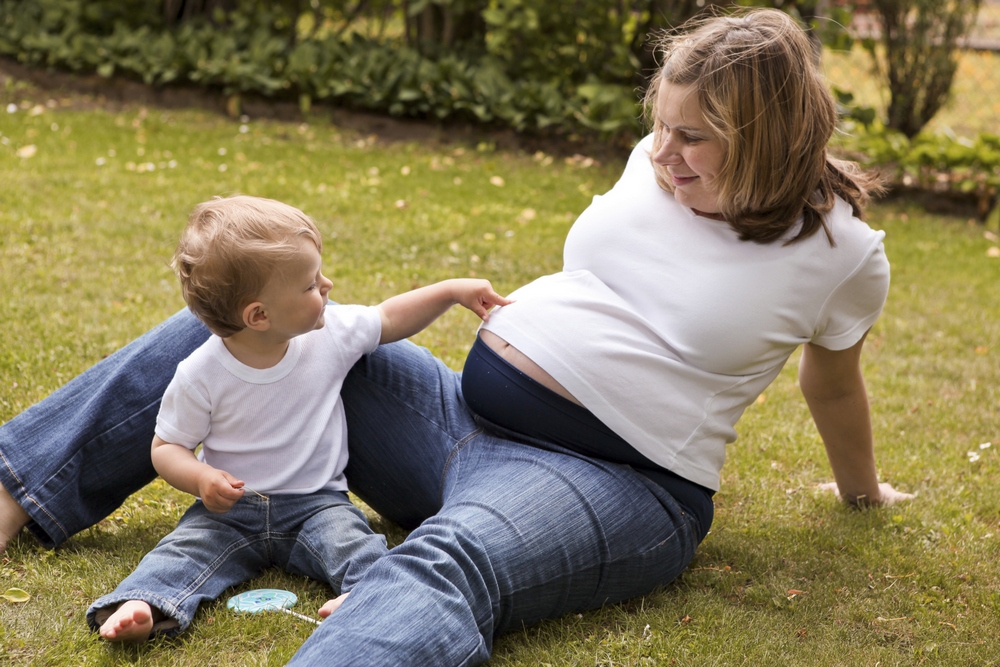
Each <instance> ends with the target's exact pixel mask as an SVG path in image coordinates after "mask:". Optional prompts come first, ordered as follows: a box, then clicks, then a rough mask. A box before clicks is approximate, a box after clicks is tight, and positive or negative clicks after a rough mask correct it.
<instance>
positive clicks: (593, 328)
mask: <svg viewBox="0 0 1000 667" xmlns="http://www.w3.org/2000/svg"><path fill="white" fill-rule="evenodd" d="M651 145H652V138H651V137H647V138H646V139H644V140H643V141H641V142H640V143H639V145H638V146H637V147H636V148H635V150H634V151H633V152H632V155H631V157H630V159H629V162H628V165H627V166H626V168H625V171H624V173H623V175H622V177H621V179H620V180H619V181H618V183H617V184H615V186H614V187H613V188H612V189H611V190H610V191H609V192H607V193H606V194H605V195H603V196H597V197H595V198H594V201H593V203H592V204H591V205H590V206H589V207H588V208H587V210H585V211H584V212H583V213H582V214H581V215H580V217H579V218H578V220H577V221H576V223H575V224H574V225H573V228H572V229H571V230H570V232H569V235H568V237H567V239H566V245H565V250H564V268H563V271H562V272H561V273H557V274H554V275H551V276H545V277H543V278H540V279H538V280H536V281H534V282H532V283H530V284H529V285H526V286H524V287H522V288H520V289H518V290H516V291H515V292H514V293H513V294H511V295H510V297H511V298H512V299H514V300H515V303H513V304H512V305H509V306H504V307H502V308H499V309H497V310H495V311H494V312H493V313H492V314H491V315H490V319H489V322H488V323H487V324H485V325H483V328H485V329H487V330H489V331H492V332H493V333H495V334H496V335H498V336H500V337H501V338H503V339H504V340H506V341H507V342H508V343H510V344H511V345H513V346H514V347H515V348H517V349H518V350H520V351H521V352H523V353H524V354H525V355H526V356H527V357H528V358H529V359H531V360H532V361H534V362H535V363H536V364H538V365H539V366H540V367H541V368H543V369H544V370H545V371H546V372H548V373H549V374H550V375H552V376H553V377H554V378H555V379H556V380H557V381H558V382H559V383H560V384H562V385H563V386H564V387H565V388H566V389H567V390H568V391H569V392H570V393H571V394H572V395H573V396H575V397H576V398H577V399H578V400H579V401H580V402H581V403H583V405H584V406H586V407H587V408H588V409H589V410H590V411H591V412H593V413H594V414H595V415H596V416H597V417H598V418H599V419H600V420H601V421H603V422H604V423H605V424H607V425H608V426H609V427H610V428H611V429H612V430H614V431H615V432H616V433H618V434H619V435H620V436H622V438H624V439H625V440H626V441H627V442H628V443H629V444H631V445H632V446H633V447H635V448H636V449H637V450H639V451H640V452H641V453H642V454H644V455H645V456H647V457H648V458H649V459H651V460H653V461H654V462H656V463H658V464H660V465H661V466H663V467H665V468H667V469H668V470H671V471H673V472H675V473H677V474H678V475H680V476H682V477H684V478H686V479H689V480H691V481H693V482H696V483H698V484H701V485H703V486H706V487H708V488H710V489H718V488H719V472H720V470H721V468H722V464H723V461H724V459H725V446H726V444H727V443H730V442H733V441H734V440H735V439H736V431H735V429H734V426H735V424H736V422H737V420H738V419H739V418H740V416H741V415H742V414H743V411H744V410H745V409H746V408H747V406H748V405H750V403H752V402H753V401H754V400H755V399H756V397H757V396H758V395H759V394H760V393H761V392H762V391H763V390H764V389H765V388H766V387H767V386H768V385H769V384H770V383H771V381H772V380H773V379H774V378H775V376H777V374H778V373H779V372H780V370H781V368H782V366H783V365H784V363H785V361H786V360H787V359H788V357H789V355H791V353H792V352H793V351H794V350H795V349H796V348H797V347H798V346H799V345H801V344H802V343H806V342H812V343H815V344H817V345H820V346H822V347H825V348H828V349H831V350H842V349H846V348H849V347H851V346H852V345H854V344H855V343H857V342H858V341H859V340H860V339H861V336H862V335H864V333H865V331H867V330H868V328H869V327H871V325H872V324H873V323H874V322H875V320H876V319H877V318H878V316H879V314H880V312H881V309H882V306H883V303H884V302H885V298H886V294H887V291H888V286H889V264H888V261H887V260H886V258H885V254H884V251H883V247H882V238H883V237H884V233H882V232H876V231H874V230H872V229H871V228H870V227H868V225H867V224H865V223H864V222H862V221H860V220H858V219H857V218H855V217H854V216H853V215H852V212H851V209H850V206H849V205H848V204H847V203H846V202H844V201H841V200H838V201H837V204H836V206H835V208H834V210H833V211H832V212H831V213H830V214H829V215H828V216H827V217H826V223H827V225H828V227H829V228H830V230H831V232H832V234H833V238H834V241H835V243H836V245H835V246H834V247H831V246H830V243H829V242H828V241H827V238H826V235H825V234H824V233H823V231H822V230H820V231H819V232H817V233H816V234H814V235H812V236H811V237H809V238H808V239H804V240H802V241H798V242H796V243H793V244H791V245H783V244H782V242H781V241H779V242H776V243H771V244H766V245H761V244H757V243H753V242H748V241H740V240H739V238H738V236H737V234H736V232H734V231H733V230H732V228H730V227H729V226H728V225H727V224H726V223H725V222H720V221H715V220H711V219H708V218H704V217H701V216H696V215H695V214H694V213H693V212H692V211H691V209H689V208H686V207H684V206H682V205H680V204H679V203H678V202H677V200H676V199H675V198H674V197H673V195H671V194H670V193H668V192H665V191H664V190H663V189H661V188H660V187H659V186H658V185H657V183H656V180H655V176H654V173H653V169H652V165H651V163H650V159H649V150H650V148H651ZM796 231H797V229H793V230H791V231H790V233H789V234H790V235H789V237H788V238H791V236H793V235H794V233H795V232H796Z"/></svg>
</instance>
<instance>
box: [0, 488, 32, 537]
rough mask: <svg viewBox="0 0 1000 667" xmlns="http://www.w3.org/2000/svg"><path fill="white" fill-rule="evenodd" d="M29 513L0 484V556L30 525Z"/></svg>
mask: <svg viewBox="0 0 1000 667" xmlns="http://www.w3.org/2000/svg"><path fill="white" fill-rule="evenodd" d="M29 518H30V517H29V516H28V513H27V512H25V511H24V508H23V507H21V506H20V505H18V504H17V501H16V500H14V498H13V497H12V496H11V495H10V493H9V492H8V491H7V489H5V488H4V487H3V485H2V484H0V554H2V553H3V552H4V550H6V549H7V543H8V542H10V541H11V540H12V539H14V538H15V537H17V534H18V533H20V532H21V529H22V528H24V527H25V525H27V523H28V519H29Z"/></svg>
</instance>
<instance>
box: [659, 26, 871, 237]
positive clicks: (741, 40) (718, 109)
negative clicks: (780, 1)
mask: <svg viewBox="0 0 1000 667" xmlns="http://www.w3.org/2000/svg"><path fill="white" fill-rule="evenodd" d="M660 49H661V56H662V58H663V65H662V67H661V68H660V71H659V72H658V73H657V75H656V76H654V80H653V81H652V83H651V85H650V87H649V90H648V92H647V96H646V108H647V110H649V111H651V110H652V109H653V108H654V107H655V102H656V95H657V93H658V91H659V84H660V82H661V81H667V82H669V83H671V84H673V85H682V86H691V87H692V88H693V90H694V91H695V94H696V95H697V96H698V102H699V105H700V106H701V109H702V113H703V114H704V120H705V122H706V123H707V124H708V125H709V127H710V128H711V129H712V130H713V131H714V132H715V133H716V135H717V136H718V137H720V138H721V140H722V144H723V146H724V148H725V158H724V161H723V165H722V169H721V171H720V173H719V175H718V178H717V180H716V184H717V187H718V195H719V199H718V202H719V208H720V211H719V212H720V214H721V215H722V216H723V217H724V218H725V219H726V220H727V221H728V222H729V225H730V226H731V227H732V228H733V229H735V230H736V231H737V232H738V233H739V234H740V238H741V239H742V240H744V241H755V242H757V243H770V242H773V241H776V240H778V239H780V238H782V237H783V236H784V235H785V233H786V232H787V231H788V230H789V229H790V228H791V227H792V226H793V225H794V224H795V223H796V221H797V220H798V218H799V216H802V217H803V224H802V228H801V230H800V231H799V232H798V233H797V235H796V236H795V237H794V238H793V239H791V241H789V242H791V243H794V242H795V241H798V240H800V239H804V238H806V237H808V236H811V235H812V234H814V233H815V232H816V231H818V230H819V229H823V230H824V231H825V232H826V235H827V237H828V238H829V239H830V242H831V243H832V242H833V239H832V236H831V235H830V231H829V230H828V229H827V228H826V224H825V223H824V221H823V215H824V214H825V213H828V212H829V211H830V210H831V209H832V208H833V205H834V196H840V197H841V198H843V199H845V200H846V201H847V202H848V203H849V204H850V205H851V207H852V208H853V210H854V214H855V215H858V216H860V215H861V208H862V206H863V205H864V204H865V203H867V201H868V197H869V192H870V191H877V190H878V189H879V179H878V177H877V176H875V175H873V174H866V173H864V172H862V171H861V170H860V169H859V168H858V167H857V165H855V164H854V163H850V162H844V161H841V160H836V159H833V158H832V157H830V156H829V154H828V152H827V143H828V142H829V140H830V137H831V135H832V134H833V131H834V129H835V127H836V123H837V109H836V104H835V102H834V100H833V96H832V95H831V94H830V91H829V90H828V89H827V86H826V83H825V81H824V80H823V77H822V75H821V73H820V71H819V68H818V64H817V62H816V55H815V52H814V51H813V46H812V44H811V43H810V41H809V38H808V37H807V36H806V33H805V31H804V30H803V29H802V27H801V26H800V25H799V24H798V23H797V22H796V21H795V19H793V18H791V17H790V16H788V15H787V14H785V13H784V12H781V11H778V10H776V9H751V10H745V11H741V12H737V13H735V14H733V15H729V16H712V17H710V18H707V19H701V20H697V21H696V22H695V23H693V24H689V25H688V26H684V27H682V29H681V32H680V33H677V34H672V35H668V36H667V37H666V38H665V39H664V40H663V42H662V43H661V44H660ZM654 122H655V121H654ZM661 137H662V130H661V128H660V127H659V124H658V123H655V125H654V140H653V143H654V146H655V147H656V148H658V147H659V145H660V141H662V139H661ZM654 150H655V148H654ZM653 167H654V169H655V171H656V175H657V181H658V182H659V184H660V186H661V187H662V188H664V189H665V190H668V191H670V192H673V185H672V184H671V181H670V178H669V176H668V175H667V174H666V173H665V171H664V168H663V167H661V166H660V165H657V164H655V163H654V165H653Z"/></svg>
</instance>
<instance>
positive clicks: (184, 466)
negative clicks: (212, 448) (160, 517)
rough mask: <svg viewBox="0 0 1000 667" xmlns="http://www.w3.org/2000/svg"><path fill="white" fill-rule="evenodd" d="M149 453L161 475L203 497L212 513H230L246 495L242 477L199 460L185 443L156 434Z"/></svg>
mask: <svg viewBox="0 0 1000 667" xmlns="http://www.w3.org/2000/svg"><path fill="white" fill-rule="evenodd" d="M150 455H151V456H152V459H153V467H154V468H156V472H158V473H159V474H160V477H162V478H163V479H164V480H166V482H167V483H168V484H170V486H172V487H174V488H175V489H178V490H180V491H184V492H185V493H190V494H191V495H192V496H198V497H199V498H201V501H202V502H203V503H205V507H206V508H208V510H209V511H210V512H216V513H219V514H222V513H225V512H228V511H229V510H230V509H232V507H233V505H235V504H236V501H237V500H239V499H240V498H242V497H243V481H242V480H239V479H236V478H235V477H233V476H232V475H230V474H229V473H228V472H226V471H225V470H219V469H218V468H213V467H212V466H210V465H208V464H207V463H205V462H203V461H199V460H198V459H197V457H195V455H194V452H193V451H192V450H190V449H188V448H187V447H184V446H183V445H175V444H173V443H170V442H167V441H165V440H163V439H162V438H160V436H154V437H153V448H152V452H151V454H150Z"/></svg>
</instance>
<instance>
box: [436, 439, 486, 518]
mask: <svg viewBox="0 0 1000 667" xmlns="http://www.w3.org/2000/svg"><path fill="white" fill-rule="evenodd" d="M482 433H483V429H482V428H481V427H480V428H477V429H476V430H474V431H472V432H470V433H468V434H466V435H465V436H463V437H462V439H461V440H459V441H458V442H456V443H455V446H454V447H452V449H451V452H450V453H449V454H448V458H447V459H445V462H444V465H443V466H442V467H441V481H440V484H439V488H440V495H439V496H438V501H439V502H440V504H441V505H442V506H444V487H445V479H446V478H447V477H448V471H449V470H450V469H451V462H452V461H453V460H455V457H456V456H458V455H459V453H461V451H462V450H463V449H465V446H466V445H468V444H469V443H470V442H472V441H473V440H475V439H476V438H478V437H479V436H480V435H482Z"/></svg>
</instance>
